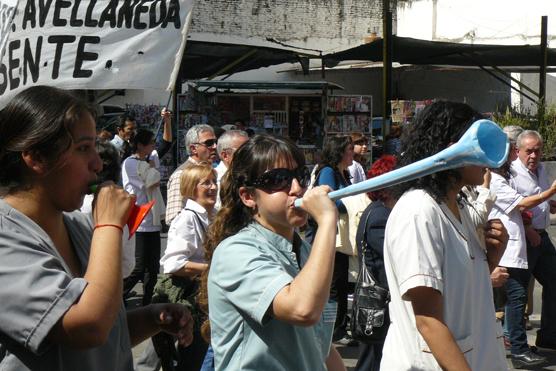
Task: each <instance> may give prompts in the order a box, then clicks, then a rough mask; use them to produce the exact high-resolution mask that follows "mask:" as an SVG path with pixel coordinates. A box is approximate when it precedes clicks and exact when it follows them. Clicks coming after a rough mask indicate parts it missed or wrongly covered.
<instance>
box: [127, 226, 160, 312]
mask: <svg viewBox="0 0 556 371" xmlns="http://www.w3.org/2000/svg"><path fill="white" fill-rule="evenodd" d="M135 236H136V237H135V268H134V269H133V272H131V275H129V277H127V278H125V279H124V297H126V296H128V295H129V293H130V292H131V290H132V289H133V287H134V286H135V285H136V284H137V282H139V281H143V292H144V295H143V305H147V304H150V302H151V298H152V296H153V290H154V285H155V284H156V277H157V275H158V272H159V270H160V232H137V233H136V234H135Z"/></svg>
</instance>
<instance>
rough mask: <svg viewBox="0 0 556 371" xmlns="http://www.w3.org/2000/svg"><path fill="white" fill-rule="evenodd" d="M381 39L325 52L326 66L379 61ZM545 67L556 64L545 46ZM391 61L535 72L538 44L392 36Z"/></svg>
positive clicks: (554, 54) (553, 51)
mask: <svg viewBox="0 0 556 371" xmlns="http://www.w3.org/2000/svg"><path fill="white" fill-rule="evenodd" d="M382 44H383V40H382V39H377V40H375V41H374V42H372V43H369V44H364V45H360V46H357V47H355V48H351V49H347V50H343V51H341V52H337V53H331V54H326V55H324V61H325V64H326V65H327V66H335V65H336V64H337V63H338V62H340V61H348V60H349V61H356V60H361V61H382ZM547 54H548V58H547V60H548V64H547V65H548V66H556V49H554V48H553V49H548V50H547ZM392 61H394V62H398V63H402V64H416V65H425V64H426V65H448V66H482V67H490V66H496V67H498V68H503V69H505V70H508V71H514V70H515V71H518V70H520V71H523V70H524V69H527V70H534V71H538V69H539V64H540V62H541V48H540V46H539V45H481V44H459V43H449V42H439V41H428V40H419V39H413V38H410V37H399V36H392Z"/></svg>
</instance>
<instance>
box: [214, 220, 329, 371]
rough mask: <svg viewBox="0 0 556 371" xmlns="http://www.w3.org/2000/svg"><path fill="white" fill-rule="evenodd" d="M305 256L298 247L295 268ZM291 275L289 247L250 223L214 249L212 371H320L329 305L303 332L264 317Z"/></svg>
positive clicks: (292, 261) (306, 247) (294, 271)
mask: <svg viewBox="0 0 556 371" xmlns="http://www.w3.org/2000/svg"><path fill="white" fill-rule="evenodd" d="M309 252H310V246H309V244H307V243H305V242H301V248H300V260H301V261H300V263H301V266H303V264H305V262H306V261H307V258H308V256H309ZM297 274H299V266H298V262H297V259H296V255H295V253H294V252H293V251H292V244H291V242H289V241H288V240H286V239H285V238H284V237H282V236H280V235H277V234H276V233H273V232H271V231H270V230H268V229H266V228H264V227H263V226H261V225H260V224H258V223H256V222H253V223H251V224H250V225H248V226H247V227H246V228H244V229H243V230H241V231H240V232H239V233H237V234H236V235H234V236H232V237H229V238H227V239H225V240H224V241H222V242H221V243H220V244H219V245H218V247H217V248H216V249H215V250H214V256H213V258H212V262H211V267H210V270H209V277H208V297H209V317H210V322H211V344H212V347H213V348H214V357H215V368H216V370H234V371H236V370H288V371H296V370H299V371H306V370H311V371H313V370H314V371H319V370H323V371H324V370H326V365H325V360H326V357H327V356H328V352H329V350H330V345H331V342H332V330H333V327H334V321H335V320H336V304H335V303H333V302H328V303H327V304H326V305H325V309H324V312H323V314H322V316H321V319H320V321H319V322H318V323H317V324H316V325H314V326H309V327H303V326H295V325H292V324H289V323H286V322H283V321H280V320H277V319H274V318H272V317H270V316H269V315H268V309H269V307H270V306H271V305H272V301H273V300H274V297H275V296H276V294H277V293H278V292H279V291H280V290H282V288H284V286H286V285H288V284H289V283H290V282H291V281H293V279H294V277H295V276H296V275H297Z"/></svg>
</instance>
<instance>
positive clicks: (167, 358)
mask: <svg viewBox="0 0 556 371" xmlns="http://www.w3.org/2000/svg"><path fill="white" fill-rule="evenodd" d="M217 190H218V188H217V186H216V171H215V170H214V169H213V168H212V166H211V165H210V164H209V163H208V162H201V163H198V164H189V165H187V166H186V167H185V168H184V169H183V172H182V174H181V176H180V193H181V195H182V196H183V199H184V200H186V201H185V206H184V207H183V209H182V210H181V211H180V213H179V214H178V215H177V216H176V217H175V218H174V219H173V220H172V223H171V224H170V229H169V230H168V243H167V246H166V250H165V251H164V255H163V256H162V258H161V259H160V265H161V266H162V271H163V273H164V275H163V276H162V277H161V278H159V280H158V282H157V285H156V288H155V294H154V297H153V301H155V302H159V301H160V302H166V301H170V302H178V303H181V304H185V305H187V306H189V307H191V308H192V309H191V312H192V314H193V319H194V320H195V325H194V339H193V343H192V344H191V345H190V346H188V347H187V348H182V347H179V348H178V351H177V352H175V351H174V345H173V344H174V341H173V339H172V338H171V337H170V336H168V335H165V334H160V335H159V336H156V337H155V338H153V343H154V345H155V349H156V350H157V353H158V354H159V356H160V358H161V361H162V365H163V368H164V369H165V370H168V369H174V368H171V367H173V357H174V356H175V355H177V358H178V359H177V367H175V369H176V370H199V368H200V366H201V364H202V362H203V359H204V356H205V353H206V350H207V347H208V344H207V343H206V342H204V341H203V339H202V338H201V336H200V335H199V328H200V325H201V321H203V320H204V318H201V316H200V313H199V311H198V310H197V309H196V307H197V306H196V299H195V296H196V295H197V291H198V287H199V285H198V282H199V280H198V277H199V276H200V275H201V273H203V272H204V271H205V270H206V269H207V263H206V261H205V257H204V250H203V242H204V240H205V234H206V231H207V228H208V225H209V222H210V221H211V220H212V217H213V215H214V205H215V203H216V195H217Z"/></svg>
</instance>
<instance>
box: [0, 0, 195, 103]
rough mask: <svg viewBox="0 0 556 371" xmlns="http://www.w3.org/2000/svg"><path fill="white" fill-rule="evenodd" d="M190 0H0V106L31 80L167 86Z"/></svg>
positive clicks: (76, 85) (75, 85)
mask: <svg viewBox="0 0 556 371" xmlns="http://www.w3.org/2000/svg"><path fill="white" fill-rule="evenodd" d="M193 2H194V0H90V1H82V0H73V1H67V0H0V32H1V33H0V107H3V106H4V105H6V104H7V102H8V101H9V100H10V99H11V97H13V96H14V95H15V94H17V93H18V92H19V91H21V90H23V89H25V88H27V87H29V86H32V85H51V86H56V87H60V88H65V89H126V88H128V89H146V88H155V89H172V85H173V83H174V81H175V78H176V76H177V73H178V71H179V67H180V62H181V56H182V53H183V50H184V46H185V42H186V36H187V29H188V26H189V22H190V17H191V10H192V7H193Z"/></svg>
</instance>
